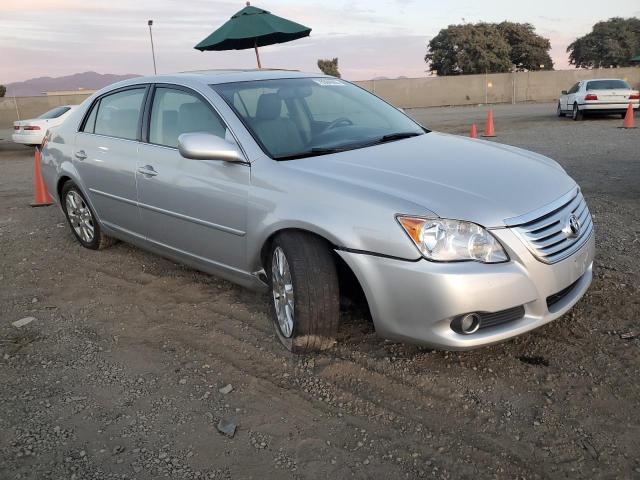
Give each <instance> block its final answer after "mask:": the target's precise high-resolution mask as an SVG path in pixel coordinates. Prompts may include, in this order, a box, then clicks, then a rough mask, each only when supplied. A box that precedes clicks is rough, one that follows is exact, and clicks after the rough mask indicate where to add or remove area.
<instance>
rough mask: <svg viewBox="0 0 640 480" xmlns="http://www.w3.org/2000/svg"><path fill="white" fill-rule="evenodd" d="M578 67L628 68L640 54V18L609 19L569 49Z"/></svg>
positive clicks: (594, 27) (595, 26)
mask: <svg viewBox="0 0 640 480" xmlns="http://www.w3.org/2000/svg"><path fill="white" fill-rule="evenodd" d="M567 52H568V53H569V63H571V64H572V65H575V66H576V68H600V67H626V66H629V65H630V64H631V63H630V62H629V60H630V59H631V58H632V57H633V56H635V55H638V54H640V19H639V18H620V17H615V18H610V19H609V20H606V21H604V22H598V23H596V24H595V25H594V26H593V28H592V30H591V32H590V33H587V34H586V35H584V36H582V37H580V38H577V39H576V40H575V41H574V42H573V43H571V44H570V45H569V46H568V47H567Z"/></svg>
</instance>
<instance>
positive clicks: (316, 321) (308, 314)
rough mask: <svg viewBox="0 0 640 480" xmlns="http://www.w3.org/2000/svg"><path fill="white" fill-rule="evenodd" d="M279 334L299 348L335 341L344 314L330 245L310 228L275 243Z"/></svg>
mask: <svg viewBox="0 0 640 480" xmlns="http://www.w3.org/2000/svg"><path fill="white" fill-rule="evenodd" d="M267 272H269V284H270V287H271V300H272V302H271V314H272V319H273V324H274V327H275V330H276V335H277V336H278V339H279V340H280V342H281V343H282V344H283V345H284V347H285V348H286V349H287V350H289V351H291V352H293V353H308V352H314V351H319V350H325V349H327V348H329V347H331V346H332V345H333V344H334V343H335V338H336V335H337V333H338V320H339V315H340V295H339V290H338V274H337V272H336V266H335V263H334V260H333V258H332V255H331V250H330V248H329V245H328V244H327V242H326V241H324V240H323V239H321V238H319V237H316V236H314V235H312V234H309V233H305V232H286V233H283V234H280V235H278V236H277V237H276V238H275V239H274V241H273V242H272V244H271V249H270V255H269V260H268V265H267Z"/></svg>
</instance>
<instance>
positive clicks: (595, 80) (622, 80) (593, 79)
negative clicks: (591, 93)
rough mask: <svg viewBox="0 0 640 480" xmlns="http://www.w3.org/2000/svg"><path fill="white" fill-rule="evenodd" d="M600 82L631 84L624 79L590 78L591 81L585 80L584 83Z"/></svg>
mask: <svg viewBox="0 0 640 480" xmlns="http://www.w3.org/2000/svg"><path fill="white" fill-rule="evenodd" d="M599 80H605V81H607V82H608V81H610V80H619V81H621V82H625V83H629V82H627V81H626V80H625V79H624V78H590V79H589V80H583V82H597V81H599Z"/></svg>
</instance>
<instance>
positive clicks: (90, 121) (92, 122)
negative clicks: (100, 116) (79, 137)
mask: <svg viewBox="0 0 640 480" xmlns="http://www.w3.org/2000/svg"><path fill="white" fill-rule="evenodd" d="M99 106H100V100H98V101H97V102H96V103H94V104H93V107H92V108H91V113H90V114H89V116H88V117H87V121H86V122H85V123H84V127H83V128H82V131H83V132H87V133H93V131H94V129H95V128H96V114H97V113H98V107H99Z"/></svg>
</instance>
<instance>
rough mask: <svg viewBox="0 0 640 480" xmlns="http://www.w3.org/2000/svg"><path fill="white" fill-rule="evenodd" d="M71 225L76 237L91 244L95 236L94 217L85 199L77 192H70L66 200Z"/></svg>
mask: <svg viewBox="0 0 640 480" xmlns="http://www.w3.org/2000/svg"><path fill="white" fill-rule="evenodd" d="M65 202H66V206H67V215H68V217H69V223H70V224H71V227H72V228H73V230H74V231H75V232H76V235H78V237H80V239H82V241H83V242H85V243H91V242H92V241H93V237H94V235H95V231H94V226H93V215H91V210H89V206H88V205H87V204H86V203H85V201H84V199H83V198H82V197H81V196H80V194H79V193H78V192H76V191H75V190H70V191H69V192H68V193H67V197H66V199H65Z"/></svg>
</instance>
